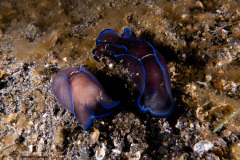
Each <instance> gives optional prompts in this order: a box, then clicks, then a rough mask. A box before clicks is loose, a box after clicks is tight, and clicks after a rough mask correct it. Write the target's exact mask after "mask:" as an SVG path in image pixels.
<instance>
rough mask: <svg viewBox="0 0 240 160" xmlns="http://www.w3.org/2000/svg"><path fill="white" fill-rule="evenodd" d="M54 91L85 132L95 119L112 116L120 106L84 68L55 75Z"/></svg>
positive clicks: (69, 69)
mask: <svg viewBox="0 0 240 160" xmlns="http://www.w3.org/2000/svg"><path fill="white" fill-rule="evenodd" d="M52 90H53V93H54V95H55V96H56V98H57V100H58V101H59V102H60V103H61V105H62V106H63V107H64V108H66V109H67V110H69V111H71V112H72V113H73V115H74V116H75V117H76V118H77V119H78V120H79V121H80V123H81V124H82V125H83V127H84V129H85V130H88V128H89V127H90V125H91V124H92V121H93V119H94V118H98V117H103V116H105V115H108V114H110V113H111V112H112V109H113V108H114V107H115V106H116V105H118V104H119V102H117V101H114V100H112V99H111V98H110V97H109V96H108V95H107V94H106V92H105V91H104V89H103V88H102V86H101V84H100V83H99V81H98V80H97V79H96V78H95V76H94V75H93V74H92V73H90V72H89V71H88V70H87V69H86V68H84V67H74V68H68V69H65V70H63V71H62V72H60V73H58V74H57V75H55V76H54V77H53V82H52Z"/></svg>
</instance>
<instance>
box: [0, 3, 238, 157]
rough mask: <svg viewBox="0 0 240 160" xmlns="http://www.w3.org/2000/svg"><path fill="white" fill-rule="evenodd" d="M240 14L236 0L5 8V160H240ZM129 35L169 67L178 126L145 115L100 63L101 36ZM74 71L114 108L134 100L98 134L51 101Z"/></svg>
mask: <svg viewBox="0 0 240 160" xmlns="http://www.w3.org/2000/svg"><path fill="white" fill-rule="evenodd" d="M239 6H240V4H239V2H238V1H234V0H211V1H210V0H201V1H197V0H161V1H160V0H159V1H154V0H152V1H147V2H146V1H135V2H131V1H113V0H107V1H97V0H95V1H94V0H93V1H91V0H87V1H77V0H76V1H75V0H72V1H69V2H66V1H63V0H62V1H61V0H43V1H41V2H40V1H34V0H32V1H24V0H2V1H1V2H0V59H1V60H0V80H1V81H0V95H1V96H0V107H1V108H0V119H1V121H0V124H1V126H0V157H1V159H29V158H31V159H98V160H100V159H178V160H179V159H180V160H184V159H209V160H210V159H211V160H212V159H214V160H215V159H216V160H218V159H219V160H220V159H221V160H224V159H240V154H239V150H240V111H239V110H240V101H239V99H240V60H239V58H240V54H239V53H240V7H239ZM124 28H130V29H132V30H133V31H134V32H135V33H136V35H137V37H140V38H142V39H144V40H147V41H149V42H150V43H151V44H152V45H153V46H154V47H156V48H157V49H158V50H159V51H160V52H161V53H162V55H163V56H164V58H165V59H166V62H167V64H168V67H169V71H170V75H171V81H172V92H173V97H174V100H175V104H176V109H175V112H174V113H173V115H172V116H170V117H168V118H163V119H160V118H154V117H152V116H151V115H150V114H146V115H143V114H141V113H139V112H136V110H137V106H136V104H135V103H133V99H134V98H136V97H137V94H138V92H136V87H134V85H133V83H132V82H131V81H130V80H129V79H128V78H127V76H126V74H124V71H123V70H122V68H121V67H120V66H118V65H115V66H113V67H112V66H111V67H109V64H108V63H107V62H99V63H97V62H95V61H94V60H93V58H92V50H93V49H94V48H95V42H96V38H97V37H98V35H99V33H100V32H101V31H103V30H104V29H112V30H114V31H116V32H117V33H118V34H120V35H121V33H122V32H123V29H124ZM75 66H86V68H88V69H89V70H90V71H91V72H93V73H94V74H95V75H96V76H97V78H99V80H100V82H101V83H102V84H103V86H104V88H106V91H107V92H108V93H109V94H110V95H111V96H112V97H113V98H115V99H116V98H119V99H120V100H122V99H128V100H127V101H126V103H123V104H121V105H120V106H119V108H118V109H117V111H116V112H114V113H113V114H111V115H109V116H106V117H103V118H99V119H96V120H95V121H94V123H93V125H92V126H91V128H90V130H89V131H84V130H83V127H82V126H81V124H80V123H79V122H78V121H77V120H76V119H75V118H74V116H73V115H72V114H71V113H70V112H68V111H66V110H65V109H64V108H63V107H62V106H61V105H60V104H59V102H58V101H57V100H56V98H55V97H54V95H53V93H52V91H51V82H52V77H53V76H54V75H55V74H56V73H58V72H59V71H61V70H63V69H66V68H68V67H75ZM118 85H120V87H119V89H116V90H113V89H112V88H114V87H112V86H115V87H116V86H118ZM122 86H123V87H122ZM124 86H125V87H124ZM121 88H125V89H122V90H121ZM121 95H122V96H121ZM119 99H117V100H119Z"/></svg>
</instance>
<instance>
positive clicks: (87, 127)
mask: <svg viewBox="0 0 240 160" xmlns="http://www.w3.org/2000/svg"><path fill="white" fill-rule="evenodd" d="M79 71H80V72H83V73H85V74H87V75H88V76H89V77H90V78H91V80H92V81H93V82H95V83H96V81H95V80H94V78H93V77H92V76H91V75H90V74H89V73H88V72H86V71H84V70H82V67H79ZM60 74H62V75H64V77H66V79H67V80H68V77H67V75H66V74H64V73H60ZM96 84H98V83H96ZM99 87H101V88H102V86H100V85H99ZM102 89H103V88H102ZM71 90H72V89H71V85H70V91H71ZM103 90H104V89H103ZM70 93H71V99H72V111H73V112H72V113H73V115H74V117H75V118H77V117H76V114H75V111H74V104H73V96H72V91H71V92H70ZM119 103H120V101H117V102H116V103H114V104H113V105H111V106H105V105H103V104H102V103H100V102H99V104H100V105H101V106H102V107H103V108H105V109H112V108H113V107H115V106H117V105H118V104H119ZM87 108H88V109H89V111H90V113H91V115H92V117H91V119H90V120H89V122H88V124H87V126H86V127H85V128H84V130H85V131H87V130H88V129H89V127H90V126H91V124H92V122H93V119H95V118H100V117H104V116H106V115H109V114H111V113H112V111H110V112H109V113H106V114H103V115H99V116H95V115H94V112H93V111H92V110H91V109H90V108H89V107H88V106H87Z"/></svg>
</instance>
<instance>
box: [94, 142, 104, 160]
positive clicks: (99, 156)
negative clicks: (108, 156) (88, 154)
mask: <svg viewBox="0 0 240 160" xmlns="http://www.w3.org/2000/svg"><path fill="white" fill-rule="evenodd" d="M105 149H106V147H105V145H104V144H102V147H101V148H98V149H97V150H96V153H95V157H96V160H102V159H103V158H104V157H105Z"/></svg>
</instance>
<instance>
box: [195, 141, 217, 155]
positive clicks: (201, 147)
mask: <svg viewBox="0 0 240 160" xmlns="http://www.w3.org/2000/svg"><path fill="white" fill-rule="evenodd" d="M213 147H214V145H213V143H212V142H210V141H200V142H198V143H196V144H195V145H194V147H193V150H194V152H195V153H197V154H204V153H205V152H208V151H209V150H211V149H212V148H213Z"/></svg>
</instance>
